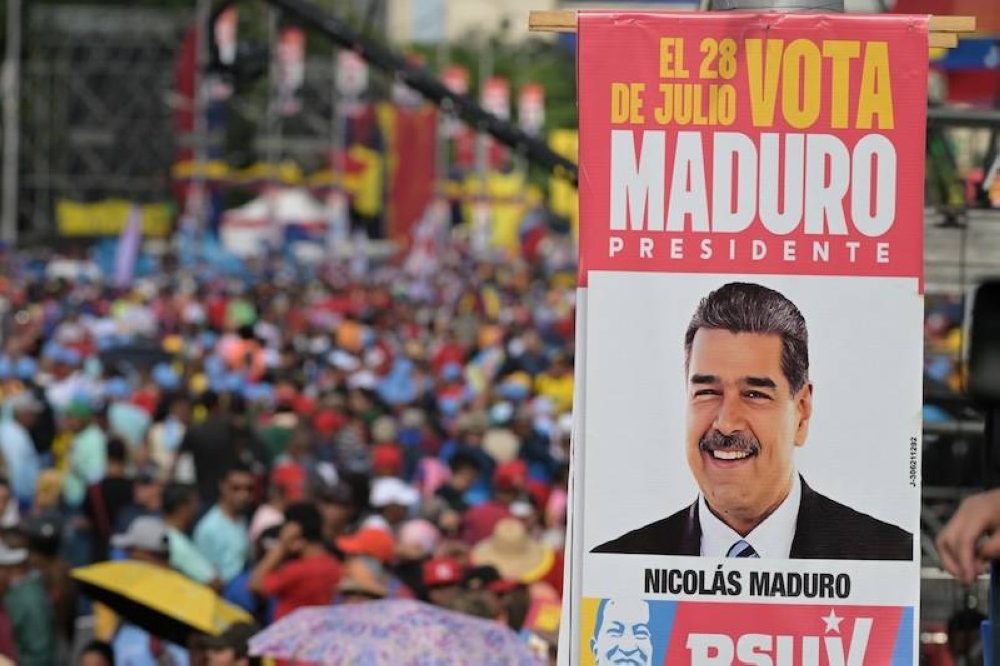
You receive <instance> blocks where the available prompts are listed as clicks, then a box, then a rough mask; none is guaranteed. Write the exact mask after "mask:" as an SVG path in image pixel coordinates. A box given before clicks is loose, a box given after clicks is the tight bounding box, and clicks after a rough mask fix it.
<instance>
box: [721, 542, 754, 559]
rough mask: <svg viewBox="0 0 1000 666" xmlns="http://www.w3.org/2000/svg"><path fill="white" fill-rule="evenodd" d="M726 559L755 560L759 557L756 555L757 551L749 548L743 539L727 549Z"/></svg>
mask: <svg viewBox="0 0 1000 666" xmlns="http://www.w3.org/2000/svg"><path fill="white" fill-rule="evenodd" d="M726 557H756V558H760V555H758V554H757V551H756V550H754V549H753V546H751V545H750V544H748V543H747V542H746V541H744V540H743V539H740V540H739V541H737V542H736V543H734V544H733V547H732V548H730V549H729V552H728V553H726Z"/></svg>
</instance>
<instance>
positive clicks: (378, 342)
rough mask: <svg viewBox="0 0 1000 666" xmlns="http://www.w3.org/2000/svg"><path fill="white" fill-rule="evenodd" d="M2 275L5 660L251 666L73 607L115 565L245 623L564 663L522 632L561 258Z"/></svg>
mask: <svg viewBox="0 0 1000 666" xmlns="http://www.w3.org/2000/svg"><path fill="white" fill-rule="evenodd" d="M0 257H2V258H0V263H2V270H0V341H2V348H0V405H2V412H0V452H2V475H0V540H2V541H0V593H2V598H3V604H2V610H0V655H3V657H5V658H6V659H8V660H10V661H11V662H13V663H17V664H21V665H23V666H35V665H42V664H54V663H85V664H90V665H96V664H114V663H127V664H162V663H177V664H184V663H191V662H193V661H196V660H198V659H201V658H202V657H203V656H208V657H210V658H211V659H214V661H211V660H210V661H209V663H214V664H223V663H244V662H239V661H238V659H240V658H242V657H245V648H246V639H247V637H248V636H249V634H250V633H251V629H248V628H247V627H242V626H235V627H234V628H233V630H232V631H230V632H227V633H226V634H223V636H221V637H215V638H214V639H212V640H211V641H208V642H205V644H204V645H202V646H201V647H202V648H203V649H204V652H203V654H202V653H201V652H199V653H198V655H196V654H195V652H198V651H197V650H195V648H197V647H199V646H197V645H179V644H174V643H170V642H167V641H161V640H159V639H158V637H157V636H155V635H151V634H150V633H149V632H148V631H147V630H146V629H143V628H140V627H138V626H136V625H135V624H132V623H130V622H129V618H128V617H121V616H117V615H114V614H112V613H108V612H107V609H106V608H102V607H101V605H100V604H97V603H93V602H92V600H90V599H88V598H86V596H85V595H83V594H80V593H79V591H78V590H77V588H76V587H75V586H74V583H73V579H72V576H71V573H70V572H71V570H72V569H73V568H75V567H80V566H84V565H87V564H91V563H95V562H101V561H105V560H119V559H132V560H140V561H144V562H150V563H154V564H157V565H159V566H164V567H170V568H172V569H174V570H176V571H178V572H180V573H182V574H183V575H185V576H187V577H189V578H191V579H193V580H194V581H197V582H198V583H201V584H203V585H206V586H209V587H211V588H212V589H213V590H215V591H217V593H218V594H219V595H220V596H222V597H223V598H224V599H226V600H227V601H229V602H231V603H233V604H235V605H237V606H240V607H242V608H243V609H244V610H246V611H247V612H248V613H249V614H250V615H252V617H253V618H254V621H255V624H254V625H252V627H263V626H266V625H268V624H269V623H272V622H274V621H275V620H278V619H281V618H283V617H285V616H287V615H288V614H289V613H291V612H293V611H294V610H295V609H297V608H300V607H303V606H316V605H327V604H348V603H364V602H367V601H369V600H373V599H386V598H415V599H420V600H424V601H426V602H429V603H431V604H435V605H438V606H442V607H447V608H450V609H453V610H457V611H461V612H464V613H467V614H471V615H476V616H479V617H485V618H489V619H491V620H496V621H497V622H501V623H505V624H507V625H508V626H510V627H511V628H512V629H513V630H515V631H518V632H523V633H524V635H525V637H526V640H527V639H530V640H532V641H535V642H537V641H539V640H541V641H542V643H543V644H546V643H547V644H549V645H552V646H553V650H554V644H555V642H556V636H555V633H554V630H553V628H551V627H549V628H544V627H534V626H528V624H529V623H528V618H529V615H534V614H536V613H535V612H534V610H537V607H538V606H539V605H544V604H550V605H552V604H558V603H559V600H560V598H561V594H562V576H563V549H564V541H565V525H566V511H567V506H566V505H567V470H568V458H569V435H570V409H571V404H572V398H573V370H572V368H573V365H572V364H573V354H574V317H575V305H574V286H575V275H574V272H573V271H574V267H573V266H572V264H571V262H568V261H566V262H562V263H553V262H551V261H550V262H533V263H529V262H524V261H521V260H516V259H510V258H508V257H502V258H495V259H492V260H484V259H483V258H482V257H481V256H480V257H473V256H472V254H471V253H470V252H469V249H468V247H467V246H465V245H464V244H462V243H460V242H455V243H452V242H448V243H444V244H441V245H438V246H436V247H435V248H434V249H433V251H432V252H430V253H429V254H426V253H425V256H423V257H422V260H421V261H420V262H413V261H408V260H406V258H405V257H404V258H400V259H399V260H396V259H391V260H387V261H384V262H377V263H366V264H365V265H361V266H359V265H358V264H357V262H347V263H346V264H340V263H336V264H334V263H330V264H325V265H323V266H321V267H319V268H315V267H314V268H313V269H310V270H304V269H303V270H300V269H299V268H297V267H295V266H292V265H289V264H287V263H285V262H283V261H281V260H279V259H274V260H264V261H260V262H256V263H255V265H253V266H251V267H249V268H248V269H247V272H246V274H245V275H241V276H238V277H233V276H227V275H223V274H219V273H218V272H216V271H214V270H213V267H212V266H211V265H205V264H194V265H189V264H186V263H184V262H181V261H178V259H177V257H176V256H175V255H172V254H169V253H168V254H166V255H164V256H163V257H161V259H160V260H159V263H158V268H157V270H156V271H155V272H154V273H153V274H152V275H149V276H147V277H142V278H137V279H135V280H133V281H131V282H130V283H129V284H128V285H127V286H126V285H118V286H114V285H113V283H112V282H111V281H108V280H102V279H92V278H86V277H83V274H81V276H79V277H75V276H70V277H67V276H66V275H65V274H63V275H60V276H53V275H52V274H51V271H50V272H49V273H48V274H45V272H44V271H43V272H41V273H39V272H38V271H33V270H30V266H29V262H27V261H25V260H24V257H22V256H20V255H17V254H14V253H7V254H4V255H0ZM412 258H413V257H412V255H411V257H410V259H412ZM47 264H48V265H49V266H52V265H53V262H52V261H51V258H50V259H49V260H48V261H47ZM84 616H90V617H92V618H93V622H92V624H93V625H94V629H93V633H94V636H93V640H90V639H91V637H90V636H88V637H87V641H86V647H85V649H83V650H80V649H79V645H80V644H81V640H80V636H79V635H74V634H75V632H76V633H77V634H78V633H79V631H80V630H79V627H80V626H81V622H79V618H80V617H84ZM74 645H76V646H77V648H74V647H73V646H74ZM164 660H167V661H164ZM170 660H172V662H171V661H170Z"/></svg>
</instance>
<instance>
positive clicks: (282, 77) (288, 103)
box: [275, 26, 306, 116]
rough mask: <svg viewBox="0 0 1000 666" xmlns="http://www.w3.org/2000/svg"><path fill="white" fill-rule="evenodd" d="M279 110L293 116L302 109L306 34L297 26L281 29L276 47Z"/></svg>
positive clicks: (283, 113)
mask: <svg viewBox="0 0 1000 666" xmlns="http://www.w3.org/2000/svg"><path fill="white" fill-rule="evenodd" d="M275 55H276V62H277V97H278V110H279V112H280V113H281V115H283V116H293V115H295V114H297V113H298V112H299V111H300V110H301V109H302V99H301V98H300V96H299V93H300V91H301V89H302V84H303V82H304V81H305V78H306V33H305V30H303V29H302V28H299V27H297V26H287V27H284V28H282V29H281V32H280V34H279V35H278V42H277V44H276V46H275Z"/></svg>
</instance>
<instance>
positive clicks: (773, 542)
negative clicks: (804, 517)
mask: <svg viewBox="0 0 1000 666" xmlns="http://www.w3.org/2000/svg"><path fill="white" fill-rule="evenodd" d="M801 500H802V483H801V482H800V481H799V475H798V474H796V475H795V480H794V481H793V482H792V490H791V491H790V492H789V493H788V496H787V497H786V498H785V499H784V501H782V502H781V504H779V505H778V508H777V509H775V510H774V513H772V514H771V515H770V516H768V517H767V518H766V519H765V520H764V522H762V523H761V524H760V525H758V526H757V527H755V528H754V530H753V531H752V532H750V534H748V535H746V536H745V537H742V536H740V535H739V534H738V533H737V532H736V531H734V530H733V528H731V527H730V526H729V525H726V524H725V523H724V522H722V521H721V520H719V518H718V517H717V516H716V515H715V514H714V513H712V511H711V509H709V508H708V503H707V502H705V497H704V496H702V495H699V496H698V520H699V521H700V522H701V554H702V555H703V556H705V557H725V556H726V553H728V552H729V549H730V548H732V547H733V544H735V543H736V542H738V541H746V542H747V543H749V544H750V545H751V546H753V549H754V550H756V551H757V554H758V555H760V556H761V557H762V558H763V557H770V558H778V559H787V558H788V556H789V553H791V550H792V539H794V538H795V524H796V522H797V521H798V517H799V503H800V501H801Z"/></svg>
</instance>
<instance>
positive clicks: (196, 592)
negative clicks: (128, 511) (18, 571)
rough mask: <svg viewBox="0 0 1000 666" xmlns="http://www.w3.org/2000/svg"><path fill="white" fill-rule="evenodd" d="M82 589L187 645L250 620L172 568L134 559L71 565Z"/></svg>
mask: <svg viewBox="0 0 1000 666" xmlns="http://www.w3.org/2000/svg"><path fill="white" fill-rule="evenodd" d="M72 574H73V578H74V579H76V581H77V583H78V584H79V586H80V589H81V591H82V592H83V593H84V594H85V595H86V596H88V597H90V598H91V599H92V600H94V601H97V602H100V603H102V604H104V605H106V606H107V607H108V608H110V609H111V610H113V611H114V612H115V613H117V614H118V615H120V616H121V617H122V619H123V620H125V621H126V622H129V623H131V624H134V625H136V626H138V627H141V628H142V629H145V630H146V631H148V632H150V633H151V634H154V635H156V636H159V637H160V638H163V639H165V640H168V641H171V642H174V643H177V644H178V645H186V644H187V642H188V637H189V636H190V635H191V634H192V633H202V634H209V635H212V636H217V635H219V634H220V633H222V632H223V631H225V629H226V627H228V626H229V625H230V624H232V623H234V622H239V621H243V622H252V621H253V618H252V617H250V615H248V614H247V613H246V612H244V611H243V609H241V608H239V607H237V606H234V605H232V604H230V603H229V602H227V601H225V600H223V599H222V598H221V597H219V595H217V594H216V593H215V592H214V591H213V590H212V589H211V588H209V587H207V586H205V585H202V584H201V583H197V582H195V581H193V580H191V579H190V578H187V577H185V576H184V575H183V574H180V573H178V572H176V571H174V570H173V569H168V568H165V567H159V566H156V565H154V564H148V563H146V562H138V561H135V560H120V561H115V562H100V563H98V564H92V565H90V566H86V567H79V568H77V569H73V572H72Z"/></svg>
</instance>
